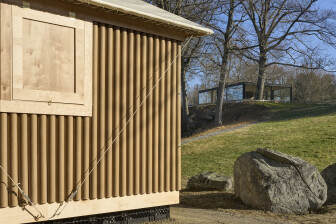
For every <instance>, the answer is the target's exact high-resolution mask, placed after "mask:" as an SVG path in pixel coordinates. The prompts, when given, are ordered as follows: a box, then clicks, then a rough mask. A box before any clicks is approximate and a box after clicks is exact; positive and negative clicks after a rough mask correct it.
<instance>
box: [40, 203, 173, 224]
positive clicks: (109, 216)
mask: <svg viewBox="0 0 336 224" xmlns="http://www.w3.org/2000/svg"><path fill="white" fill-rule="evenodd" d="M169 218H170V206H160V207H153V208H144V209H137V210H130V211H124V212H113V213H106V214H99V215H90V216H81V217H75V218H69V219H60V220H55V221H48V222H39V223H46V224H64V223H65V224H75V223H76V224H77V223H84V224H85V223H87V224H91V223H92V224H93V223H97V224H100V223H102V224H103V223H104V224H105V223H109V224H110V223H111V224H112V223H118V224H136V223H144V222H150V221H158V220H163V219H169Z"/></svg>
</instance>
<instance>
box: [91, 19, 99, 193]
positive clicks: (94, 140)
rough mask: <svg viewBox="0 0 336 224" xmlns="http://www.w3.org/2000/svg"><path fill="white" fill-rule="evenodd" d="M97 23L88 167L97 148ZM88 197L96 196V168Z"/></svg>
mask: <svg viewBox="0 0 336 224" xmlns="http://www.w3.org/2000/svg"><path fill="white" fill-rule="evenodd" d="M98 36H99V33H98V24H93V77H92V135H91V144H92V145H91V153H90V169H92V168H93V167H95V165H96V163H97V148H98V139H97V138H98V73H99V71H98V70H99V68H98V66H99V65H98V63H99V59H98V54H99V39H98ZM90 183H91V184H90V192H91V195H90V199H95V198H97V169H94V170H93V172H92V173H91V176H90Z"/></svg>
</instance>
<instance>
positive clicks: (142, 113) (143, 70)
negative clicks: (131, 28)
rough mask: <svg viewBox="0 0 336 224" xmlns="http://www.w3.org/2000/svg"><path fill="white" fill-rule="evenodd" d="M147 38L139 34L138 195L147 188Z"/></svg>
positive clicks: (143, 192)
mask: <svg viewBox="0 0 336 224" xmlns="http://www.w3.org/2000/svg"><path fill="white" fill-rule="evenodd" d="M147 44H148V43H147V36H146V34H143V33H142V34H141V78H140V79H141V80H140V81H141V86H140V88H141V92H140V94H141V95H140V103H142V102H144V103H143V104H142V105H141V107H140V118H141V121H140V145H141V148H140V158H141V162H140V163H141V166H140V168H141V171H140V194H145V193H146V190H147V187H146V183H147V176H146V172H147V150H146V147H147V145H146V129H147V122H146V120H147V113H146V111H147V110H146V109H147V108H146V102H145V101H146V89H147V88H148V87H147V78H146V76H147Z"/></svg>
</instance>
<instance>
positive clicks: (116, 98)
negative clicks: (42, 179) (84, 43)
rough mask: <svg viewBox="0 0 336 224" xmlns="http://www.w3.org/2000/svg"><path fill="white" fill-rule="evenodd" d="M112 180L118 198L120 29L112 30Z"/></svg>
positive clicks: (113, 193)
mask: <svg viewBox="0 0 336 224" xmlns="http://www.w3.org/2000/svg"><path fill="white" fill-rule="evenodd" d="M112 105H113V139H115V141H114V143H113V147H112V150H113V178H112V191H113V192H112V195H113V196H114V197H117V196H119V193H120V191H119V181H120V175H119V174H120V173H119V172H120V169H119V161H120V157H119V155H120V148H119V142H120V141H119V131H120V129H119V125H120V28H119V27H115V29H114V75H113V103H112Z"/></svg>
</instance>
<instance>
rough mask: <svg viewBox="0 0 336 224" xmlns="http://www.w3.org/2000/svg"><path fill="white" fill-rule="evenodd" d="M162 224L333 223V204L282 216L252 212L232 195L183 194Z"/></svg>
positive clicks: (334, 213) (334, 211)
mask: <svg viewBox="0 0 336 224" xmlns="http://www.w3.org/2000/svg"><path fill="white" fill-rule="evenodd" d="M154 223H164V224H169V223H172V224H182V223H183V224H184V223H187V224H188V223H190V224H201V223H206V224H209V223H230V224H231V223H232V224H245V223H246V224H293V223H300V224H301V223H302V224H303V223H304V224H306V223H308V224H320V223H336V205H328V206H324V207H323V208H322V209H321V210H320V211H318V212H317V213H311V214H307V215H285V214H276V213H272V212H266V211H261V210H256V209H252V208H250V207H249V206H246V205H244V204H243V203H242V202H241V201H240V200H238V199H236V198H235V197H234V194H233V193H232V192H227V193H224V192H206V191H204V192H187V191H182V192H181V194H180V205H176V206H172V207H171V219H168V220H163V221H158V222H154Z"/></svg>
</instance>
